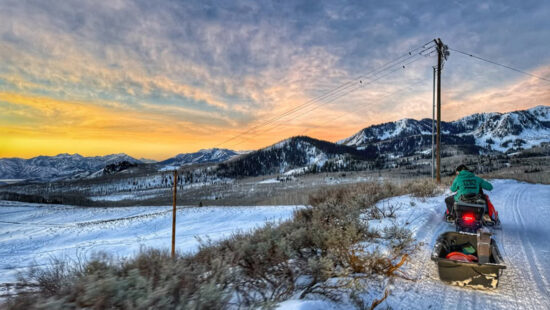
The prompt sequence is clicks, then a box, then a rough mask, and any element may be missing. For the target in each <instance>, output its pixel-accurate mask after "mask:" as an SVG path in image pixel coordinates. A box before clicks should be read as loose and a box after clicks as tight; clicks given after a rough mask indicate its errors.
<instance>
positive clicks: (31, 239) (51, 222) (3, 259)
mask: <svg viewBox="0 0 550 310" xmlns="http://www.w3.org/2000/svg"><path fill="white" fill-rule="evenodd" d="M296 208H297V207H294V206H267V207H202V208H196V207H193V208H182V209H180V210H178V212H177V226H176V227H177V228H176V243H177V250H178V251H182V252H187V251H193V250H195V249H196V248H197V246H198V244H199V243H198V241H197V239H196V237H197V236H198V237H201V238H203V239H204V238H206V237H208V238H210V239H211V240H219V239H221V238H224V237H227V236H229V235H230V234H231V233H233V232H236V231H239V230H241V231H248V230H250V229H254V228H255V227H259V226H262V225H264V224H265V223H266V222H267V221H270V222H272V221H278V220H284V219H288V218H290V217H291V216H292V212H293V210H295V209H296ZM171 225H172V207H128V208H79V207H72V206H61V205H39V204H26V203H16V202H8V201H0V283H11V282H14V281H15V276H16V273H17V271H18V270H22V269H25V268H26V267H28V266H30V265H34V266H40V265H44V264H47V263H49V261H50V260H51V258H52V257H60V258H69V259H72V260H75V259H78V258H86V257H89V256H90V254H92V253H95V252H99V251H103V252H107V253H110V254H113V255H115V256H119V257H122V256H129V255H133V254H136V253H137V252H139V250H140V248H141V247H154V248H165V249H169V248H170V245H171V229H172V228H171V227H172V226H171Z"/></svg>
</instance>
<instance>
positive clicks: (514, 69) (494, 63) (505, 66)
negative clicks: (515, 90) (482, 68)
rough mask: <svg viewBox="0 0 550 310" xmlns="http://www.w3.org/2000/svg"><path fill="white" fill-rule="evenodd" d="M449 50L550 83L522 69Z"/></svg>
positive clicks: (548, 80)
mask: <svg viewBox="0 0 550 310" xmlns="http://www.w3.org/2000/svg"><path fill="white" fill-rule="evenodd" d="M449 49H450V50H451V51H454V52H457V53H460V54H463V55H466V56H470V57H472V58H476V59H479V60H482V61H485V62H488V63H491V64H493V65H497V66H501V67H504V68H507V69H510V70H513V71H516V72H519V73H523V74H526V75H528V76H531V77H534V78H537V79H539V80H543V81H546V82H550V79H547V78H544V77H542V76H538V75H534V74H531V73H529V72H525V71H523V70H520V69H516V68H513V67H510V66H507V65H503V64H501V63H498V62H496V61H493V60H489V59H485V58H482V57H479V56H476V55H473V54H471V53H467V52H463V51H459V50H456V49H454V48H449Z"/></svg>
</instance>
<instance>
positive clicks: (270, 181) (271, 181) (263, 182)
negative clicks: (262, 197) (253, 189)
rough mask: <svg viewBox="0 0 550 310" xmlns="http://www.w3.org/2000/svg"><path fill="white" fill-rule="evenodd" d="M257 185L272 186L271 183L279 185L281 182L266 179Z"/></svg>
mask: <svg viewBox="0 0 550 310" xmlns="http://www.w3.org/2000/svg"><path fill="white" fill-rule="evenodd" d="M258 183H259V184H273V183H281V182H280V181H279V180H277V179H267V180H263V181H260V182H258Z"/></svg>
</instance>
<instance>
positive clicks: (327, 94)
mask: <svg viewBox="0 0 550 310" xmlns="http://www.w3.org/2000/svg"><path fill="white" fill-rule="evenodd" d="M432 43H433V42H432V41H428V42H427V43H425V44H423V45H421V46H419V47H416V48H414V49H412V50H409V51H408V52H407V53H406V54H404V55H402V56H400V57H398V58H396V59H394V60H392V61H390V62H387V63H385V64H384V65H382V66H381V67H379V68H378V69H376V70H373V71H371V72H370V73H367V74H365V75H362V76H359V77H358V78H357V79H354V80H352V81H348V82H346V83H343V84H341V85H339V86H338V87H336V88H333V89H331V90H329V91H327V92H325V93H324V94H322V95H320V96H318V97H315V98H312V99H310V100H308V101H307V102H305V103H303V104H300V105H298V106H296V107H294V108H291V109H289V110H287V111H285V112H284V113H282V114H280V115H278V116H275V117H273V118H271V119H269V120H267V121H266V122H264V123H261V124H258V125H256V126H253V127H252V128H250V129H248V130H245V131H244V132H242V133H240V134H237V135H235V136H233V137H231V138H229V139H227V140H225V141H223V142H221V143H218V144H217V145H216V146H215V147H219V146H221V145H224V144H226V143H227V142H230V141H233V140H235V139H237V138H239V137H241V136H243V135H246V134H248V133H250V132H251V131H253V130H255V129H258V128H260V127H264V126H266V125H269V124H271V123H273V122H275V121H277V120H279V119H280V118H282V117H284V116H286V115H290V114H292V113H295V112H296V111H298V110H300V109H301V108H303V107H305V106H308V105H311V104H313V103H315V102H316V101H319V100H323V99H326V98H327V97H330V96H331V95H333V94H334V93H337V92H339V91H342V90H343V89H346V88H349V87H350V86H353V84H354V83H356V81H357V80H360V79H363V78H365V77H368V76H371V75H376V74H379V73H381V72H383V71H384V70H387V69H388V68H389V67H392V66H393V65H395V64H397V63H399V62H403V60H402V59H403V58H406V59H409V58H410V57H411V56H416V55H422V56H426V55H424V54H422V53H424V52H425V51H427V50H430V49H432V48H433V47H434V46H435V45H433V44H432ZM419 49H423V50H422V51H420V52H418V53H414V52H416V51H418V50H419ZM413 53H414V54H413ZM406 59H405V60H406Z"/></svg>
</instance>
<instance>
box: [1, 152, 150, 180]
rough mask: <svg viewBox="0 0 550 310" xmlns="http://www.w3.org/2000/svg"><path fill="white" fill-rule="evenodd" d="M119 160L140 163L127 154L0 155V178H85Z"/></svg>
mask: <svg viewBox="0 0 550 310" xmlns="http://www.w3.org/2000/svg"><path fill="white" fill-rule="evenodd" d="M120 162H129V163H134V164H136V163H141V162H140V161H139V160H137V159H135V158H132V157H130V156H128V155H126V154H112V155H106V156H94V157H84V156H81V155H79V154H72V155H71V154H59V155H56V156H38V157H34V158H30V159H23V158H0V179H28V180H41V181H44V180H60V179H67V178H73V177H86V176H89V175H91V174H93V173H97V172H98V171H101V170H102V169H103V168H104V167H105V166H107V165H110V164H117V163H120Z"/></svg>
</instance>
